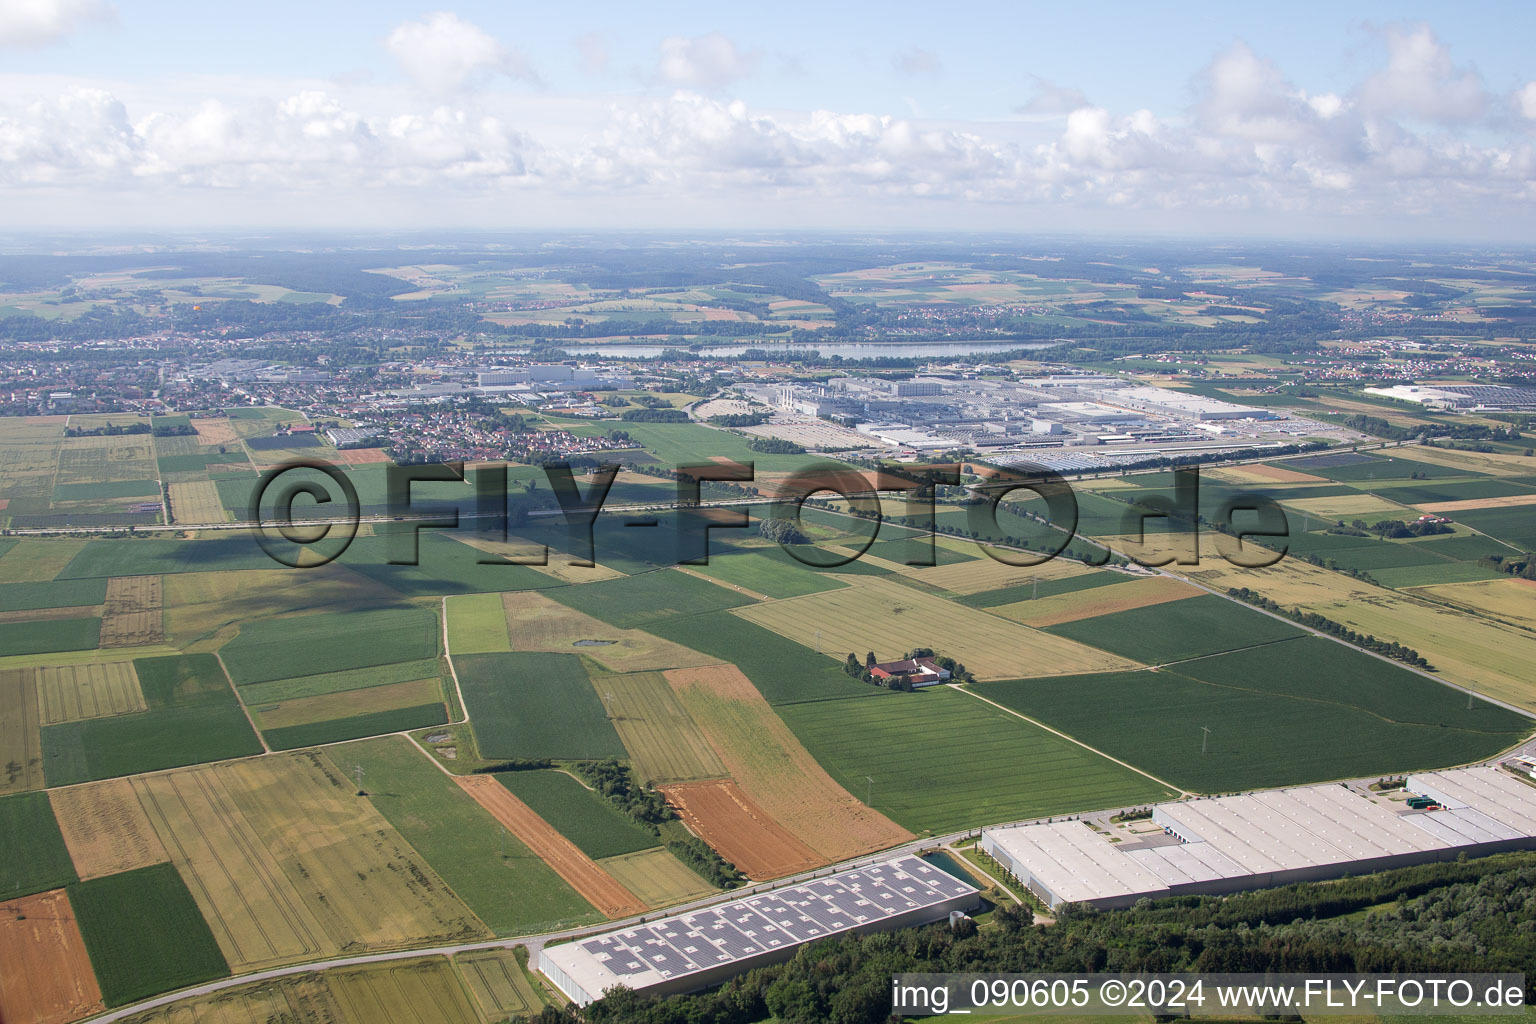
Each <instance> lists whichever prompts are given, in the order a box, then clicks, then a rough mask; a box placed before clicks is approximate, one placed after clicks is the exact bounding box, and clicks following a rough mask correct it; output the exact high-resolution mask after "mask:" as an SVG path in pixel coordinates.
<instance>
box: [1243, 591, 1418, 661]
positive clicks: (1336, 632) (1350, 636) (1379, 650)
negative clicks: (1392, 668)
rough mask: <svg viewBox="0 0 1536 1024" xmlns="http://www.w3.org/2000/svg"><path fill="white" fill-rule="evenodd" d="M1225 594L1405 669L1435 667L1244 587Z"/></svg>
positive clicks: (1415, 654)
mask: <svg viewBox="0 0 1536 1024" xmlns="http://www.w3.org/2000/svg"><path fill="white" fill-rule="evenodd" d="M1227 594H1228V596H1230V597H1235V598H1237V599H1238V600H1239V601H1242V602H1245V603H1247V604H1251V605H1253V606H1254V607H1255V608H1263V609H1264V610H1265V611H1267V612H1274V613H1275V614H1277V615H1284V616H1285V617H1286V618H1288V619H1290V620H1292V621H1293V622H1299V623H1300V624H1301V625H1303V626H1306V627H1307V628H1308V629H1315V630H1317V631H1319V632H1322V633H1327V634H1329V635H1330V636H1336V637H1338V638H1339V639H1340V640H1343V641H1344V642H1345V643H1349V644H1354V645H1355V646H1356V647H1363V648H1365V649H1366V650H1368V651H1372V652H1374V653H1376V654H1380V655H1384V656H1386V657H1388V658H1391V659H1393V660H1394V661H1400V662H1402V663H1403V664H1405V665H1412V666H1413V667H1414V668H1422V669H1424V670H1425V671H1426V672H1433V671H1434V670H1435V666H1433V665H1431V664H1430V663H1429V662H1428V661H1426V660H1425V659H1424V657H1423V656H1422V655H1420V654H1419V652H1418V651H1416V650H1414V649H1413V648H1412V647H1405V646H1403V645H1402V644H1400V643H1398V642H1397V641H1396V640H1382V639H1380V638H1378V637H1375V636H1372V635H1371V634H1369V633H1358V632H1356V631H1355V630H1353V629H1350V628H1349V627H1348V626H1346V625H1344V624H1343V623H1342V622H1335V621H1333V620H1332V619H1330V618H1327V617H1326V616H1323V615H1319V614H1317V613H1316V612H1308V611H1303V610H1302V609H1300V608H1286V607H1284V606H1282V605H1280V604H1277V603H1276V602H1274V601H1272V600H1270V599H1269V598H1267V597H1265V596H1264V595H1263V594H1260V593H1258V592H1257V591H1254V590H1249V589H1248V588H1247V587H1231V588H1229V589H1228V590H1227Z"/></svg>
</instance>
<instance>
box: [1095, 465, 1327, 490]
mask: <svg viewBox="0 0 1536 1024" xmlns="http://www.w3.org/2000/svg"><path fill="white" fill-rule="evenodd" d="M1203 472H1204V473H1205V474H1206V475H1207V476H1212V477H1215V478H1216V479H1217V480H1226V481H1228V482H1230V483H1234V484H1326V483H1328V482H1329V481H1328V479H1327V478H1326V477H1321V476H1313V475H1312V474H1311V473H1299V472H1297V471H1296V470H1294V469H1286V468H1284V467H1283V466H1264V465H1252V466H1221V467H1219V468H1216V469H1206V470H1203ZM1095 486H1097V484H1095Z"/></svg>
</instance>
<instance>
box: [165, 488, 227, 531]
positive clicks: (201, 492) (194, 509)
mask: <svg viewBox="0 0 1536 1024" xmlns="http://www.w3.org/2000/svg"><path fill="white" fill-rule="evenodd" d="M168 486H169V488H170V492H171V493H170V504H171V520H172V521H173V522H177V523H224V522H228V521H229V515H228V513H226V512H225V511H224V503H223V502H221V501H219V489H218V487H217V486H215V485H214V483H213V481H212V480H191V481H188V482H186V483H173V484H170V485H168Z"/></svg>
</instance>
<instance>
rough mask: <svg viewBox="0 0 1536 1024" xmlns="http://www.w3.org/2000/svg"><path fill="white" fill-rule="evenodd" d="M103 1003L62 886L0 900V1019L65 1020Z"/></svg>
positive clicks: (22, 1022)
mask: <svg viewBox="0 0 1536 1024" xmlns="http://www.w3.org/2000/svg"><path fill="white" fill-rule="evenodd" d="M103 1007H104V1004H103V1003H102V1000H101V989H100V988H98V987H97V986H96V975H95V974H93V973H92V971H91V960H90V957H89V956H88V955H87V954H86V952H85V941H84V940H83V939H81V938H80V929H79V927H78V926H76V924H75V914H74V911H73V910H71V909H70V905H69V897H68V896H66V895H65V893H64V890H62V889H55V890H54V891H53V892H44V893H38V894H37V895H35V896H27V897H25V898H23V899H17V900H10V901H9V902H6V903H0V1020H3V1021H6V1022H7V1024H69V1022H70V1021H76V1020H79V1019H80V1018H82V1017H88V1016H90V1015H91V1014H93V1013H98V1012H100V1011H101V1010H102V1009H103Z"/></svg>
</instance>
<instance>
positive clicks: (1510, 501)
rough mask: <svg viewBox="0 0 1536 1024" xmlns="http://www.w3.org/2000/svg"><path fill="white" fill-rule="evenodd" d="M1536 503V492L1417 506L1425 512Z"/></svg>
mask: <svg viewBox="0 0 1536 1024" xmlns="http://www.w3.org/2000/svg"><path fill="white" fill-rule="evenodd" d="M1521 505H1536V494H1506V495H1505V496H1504V497H1502V498H1467V499H1465V500H1463V501H1431V502H1427V503H1425V504H1422V505H1419V506H1417V507H1418V508H1421V509H1423V510H1424V511H1425V512H1434V513H1437V514H1438V513H1444V512H1471V511H1472V510H1473V509H1479V508H1516V507H1519V506H1521Z"/></svg>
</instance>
